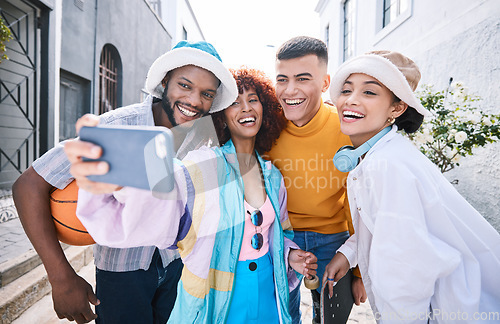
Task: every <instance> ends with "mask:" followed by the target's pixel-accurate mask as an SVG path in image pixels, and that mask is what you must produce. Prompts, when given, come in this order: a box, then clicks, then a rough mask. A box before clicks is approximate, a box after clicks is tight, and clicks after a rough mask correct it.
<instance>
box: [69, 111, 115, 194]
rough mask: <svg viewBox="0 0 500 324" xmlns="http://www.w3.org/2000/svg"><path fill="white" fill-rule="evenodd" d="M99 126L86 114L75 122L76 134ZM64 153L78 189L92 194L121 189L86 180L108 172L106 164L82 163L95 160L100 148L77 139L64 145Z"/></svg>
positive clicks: (100, 150)
mask: <svg viewBox="0 0 500 324" xmlns="http://www.w3.org/2000/svg"><path fill="white" fill-rule="evenodd" d="M98 124H99V117H98V116H95V115H91V114H86V115H84V116H83V117H81V118H80V119H78V121H77V122H76V132H77V133H79V132H80V129H81V128H82V127H83V126H87V127H94V126H97V125H98ZM64 152H65V153H66V156H67V157H68V160H69V161H70V162H71V169H70V172H71V174H72V175H73V177H74V178H75V180H76V182H77V184H78V187H80V188H82V189H84V190H86V191H88V192H91V193H93V194H103V193H112V192H113V191H116V190H119V189H120V188H121V187H120V186H118V185H115V184H109V183H101V182H94V181H91V180H89V179H88V178H87V176H89V175H98V174H105V173H107V172H108V170H109V165H108V164H107V163H106V162H103V161H99V162H92V161H83V157H86V158H90V159H97V158H99V157H100V156H101V154H102V148H101V147H99V146H97V145H94V144H92V143H89V142H84V141H81V140H79V139H75V140H72V141H68V142H67V143H66V144H65V145H64Z"/></svg>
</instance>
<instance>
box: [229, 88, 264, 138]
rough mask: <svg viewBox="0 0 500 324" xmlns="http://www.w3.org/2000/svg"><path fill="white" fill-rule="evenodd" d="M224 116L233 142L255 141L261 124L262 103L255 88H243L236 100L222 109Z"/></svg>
mask: <svg viewBox="0 0 500 324" xmlns="http://www.w3.org/2000/svg"><path fill="white" fill-rule="evenodd" d="M224 118H225V121H226V124H227V127H228V128H229V132H230V133H231V139H232V140H233V142H238V141H241V140H252V141H255V136H256V135H257V133H258V132H259V130H260V126H261V125H262V103H261V102H260V99H259V96H257V92H256V91H255V89H249V90H246V89H243V93H241V94H239V95H238V98H236V101H235V102H234V103H233V104H232V105H231V106H229V107H228V108H227V109H225V110H224Z"/></svg>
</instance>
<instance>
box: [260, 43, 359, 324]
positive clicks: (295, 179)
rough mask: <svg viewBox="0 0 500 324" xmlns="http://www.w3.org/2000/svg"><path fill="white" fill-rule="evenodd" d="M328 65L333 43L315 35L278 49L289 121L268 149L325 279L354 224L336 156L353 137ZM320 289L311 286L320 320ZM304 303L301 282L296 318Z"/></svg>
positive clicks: (298, 234) (303, 241)
mask: <svg viewBox="0 0 500 324" xmlns="http://www.w3.org/2000/svg"><path fill="white" fill-rule="evenodd" d="M327 65H328V49H327V47H326V45H325V43H324V42H323V41H321V40H319V39H316V38H312V37H305V36H301V37H295V38H292V39H290V40H289V41H287V42H285V43H284V44H283V45H282V46H281V47H280V48H279V49H278V52H277V54H276V96H277V97H278V99H279V101H280V103H281V106H282V107H283V111H284V113H285V116H286V118H287V119H288V124H287V127H286V128H285V129H284V130H283V131H282V133H281V135H280V137H279V139H278V140H277V142H276V144H275V145H274V146H273V148H272V149H271V151H270V152H269V154H268V157H269V158H270V159H271V161H273V163H274V164H275V165H276V166H277V167H278V169H279V170H280V171H281V173H282V174H283V177H284V181H285V185H286V187H287V191H288V213H289V218H290V220H291V223H292V226H293V229H294V241H295V242H296V243H297V244H298V245H299V247H300V248H301V249H303V250H305V251H310V252H312V253H314V255H316V256H317V258H318V277H319V278H320V280H322V278H323V273H324V270H325V266H326V265H327V264H328V262H330V260H331V259H332V258H333V256H334V255H335V253H336V251H337V249H338V248H339V247H340V246H341V245H342V244H343V243H344V242H345V240H347V238H348V237H349V229H351V233H352V223H351V217H350V211H349V207H348V205H347V198H346V190H345V186H344V185H345V181H346V178H347V173H342V172H340V171H338V170H337V169H336V168H335V166H334V165H333V161H332V158H333V156H334V155H335V153H336V152H337V150H338V149H339V148H340V147H342V146H344V145H351V142H350V140H349V137H348V136H346V135H344V134H342V133H341V132H340V122H339V118H338V115H337V112H336V109H335V107H333V106H330V105H327V104H325V103H324V102H323V100H322V99H321V95H322V93H323V92H325V91H326V90H327V89H328V87H329V85H330V76H329V75H328V74H327ZM344 203H345V206H344ZM352 287H353V296H354V300H355V302H356V304H358V305H359V303H360V302H364V301H365V300H366V292H365V291H364V287H363V283H362V281H361V279H360V278H357V277H356V278H355V279H354V280H353V285H352ZM320 291H321V290H320V288H318V290H313V291H312V296H313V303H314V306H315V307H314V315H315V318H314V321H315V322H317V323H319V315H320V314H319V299H320V298H319V297H320ZM299 306H300V287H299V288H297V289H295V290H294V291H292V292H291V293H290V313H291V315H292V319H293V323H300V322H301V320H300V316H301V315H300V309H299ZM345 321H347V318H345Z"/></svg>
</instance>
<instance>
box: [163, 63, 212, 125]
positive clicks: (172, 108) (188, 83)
mask: <svg viewBox="0 0 500 324" xmlns="http://www.w3.org/2000/svg"><path fill="white" fill-rule="evenodd" d="M162 83H163V84H164V86H165V87H166V99H167V100H166V101H168V103H167V105H168V106H169V107H167V108H164V109H165V112H167V115H168V117H169V121H170V123H171V124H172V126H176V125H179V124H183V123H185V122H188V121H192V120H194V119H197V118H200V117H202V116H203V115H205V114H207V113H208V111H209V110H210V107H211V106H212V102H213V101H214V97H215V94H216V92H217V87H218V86H219V79H217V78H216V77H215V75H214V74H213V73H212V72H209V71H207V70H205V69H203V68H200V67H197V66H194V65H186V66H182V67H180V68H177V69H175V70H172V71H171V72H170V73H169V74H167V76H166V77H165V79H164V80H163V82H162ZM164 97H165V96H164Z"/></svg>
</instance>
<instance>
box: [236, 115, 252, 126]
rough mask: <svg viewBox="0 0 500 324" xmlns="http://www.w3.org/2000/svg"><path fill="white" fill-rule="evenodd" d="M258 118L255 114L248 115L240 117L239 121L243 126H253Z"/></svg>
mask: <svg viewBox="0 0 500 324" xmlns="http://www.w3.org/2000/svg"><path fill="white" fill-rule="evenodd" d="M255 120H256V118H255V117H254V116H248V117H243V118H240V119H238V123H240V124H241V125H243V126H253V125H255Z"/></svg>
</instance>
